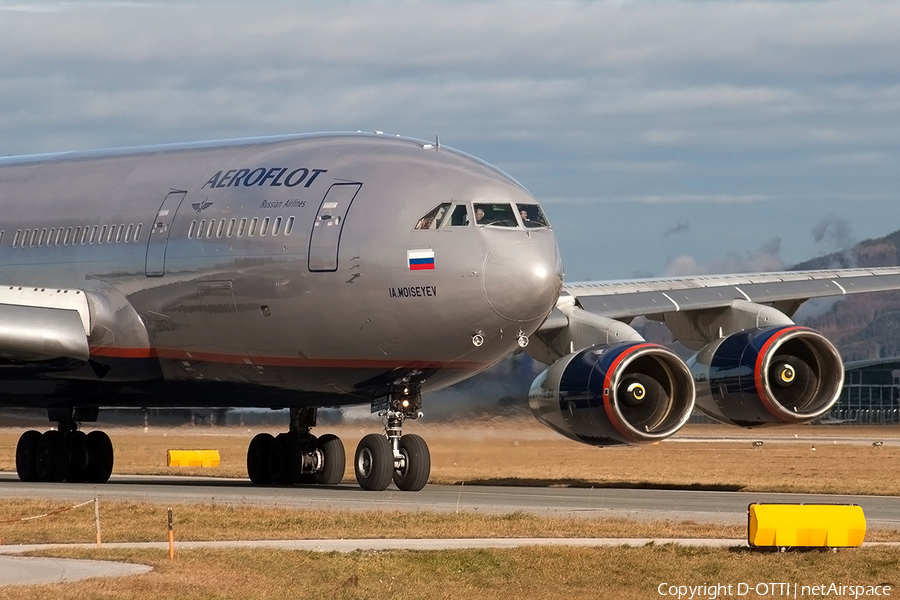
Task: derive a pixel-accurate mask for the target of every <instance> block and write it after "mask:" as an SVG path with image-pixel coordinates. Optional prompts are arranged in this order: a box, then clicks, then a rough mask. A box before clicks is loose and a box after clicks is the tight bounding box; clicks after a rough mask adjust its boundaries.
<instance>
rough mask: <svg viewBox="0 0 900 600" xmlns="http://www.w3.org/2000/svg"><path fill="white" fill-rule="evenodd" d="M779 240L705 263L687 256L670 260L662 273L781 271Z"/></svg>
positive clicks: (704, 273)
mask: <svg viewBox="0 0 900 600" xmlns="http://www.w3.org/2000/svg"><path fill="white" fill-rule="evenodd" d="M780 251H781V238H779V237H774V238H772V239H771V240H769V241H768V242H766V243H765V244H763V245H762V246H760V247H759V248H757V249H756V250H753V251H751V252H749V253H747V254H746V255H740V254H738V253H737V252H726V253H725V254H724V255H722V256H719V257H716V258H713V259H711V260H709V261H708V262H706V263H701V262H699V261H698V260H697V259H695V258H694V257H692V256H688V255H680V256H675V257H673V258H670V259H669V261H668V262H667V263H666V266H665V269H664V273H665V275H667V276H672V277H680V276H688V275H712V274H722V273H758V272H763V271H783V270H784V269H785V264H784V261H783V260H782V259H781V256H780Z"/></svg>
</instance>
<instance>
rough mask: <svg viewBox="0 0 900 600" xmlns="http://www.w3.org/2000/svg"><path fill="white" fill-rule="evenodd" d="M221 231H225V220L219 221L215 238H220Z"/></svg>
mask: <svg viewBox="0 0 900 600" xmlns="http://www.w3.org/2000/svg"><path fill="white" fill-rule="evenodd" d="M223 231H225V219H222V220H221V221H219V227H218V229H216V237H217V238H220V237H222V232H223Z"/></svg>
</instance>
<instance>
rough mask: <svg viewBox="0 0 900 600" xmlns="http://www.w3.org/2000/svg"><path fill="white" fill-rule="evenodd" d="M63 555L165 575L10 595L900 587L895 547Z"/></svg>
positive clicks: (641, 595) (435, 594) (188, 598)
mask: <svg viewBox="0 0 900 600" xmlns="http://www.w3.org/2000/svg"><path fill="white" fill-rule="evenodd" d="M53 555H55V556H68V557H76V556H77V557H90V558H100V559H106V560H125V561H130V562H137V563H143V564H150V565H152V566H153V567H154V571H152V572H150V573H148V574H146V575H139V576H134V577H128V578H122V579H100V580H93V581H84V582H79V583H64V584H51V585H43V586H28V587H14V588H4V589H3V594H4V598H6V599H8V600H43V599H65V600H85V599H89V598H90V599H101V598H115V599H117V600H118V599H122V600H131V599H145V598H170V599H173V600H174V599H184V600H195V599H196V600H199V599H203V600H215V599H220V598H221V599H227V600H242V599H245V598H248V599H249V598H254V599H256V598H323V599H325V598H327V599H339V600H356V599H381V598H404V599H408V600H415V599H425V600H437V599H444V598H447V599H450V598H466V599H467V600H481V599H485V600H497V599H498V598H528V599H529V600H545V599H546V600H550V599H565V600H572V599H573V598H597V599H601V600H602V599H621V600H646V599H647V598H659V597H660V596H659V594H658V593H657V588H658V586H659V585H660V584H661V583H668V584H670V585H694V586H696V585H703V584H723V585H732V586H733V589H736V586H737V584H738V583H741V582H743V583H749V584H751V585H756V584H757V583H767V582H773V581H777V582H788V583H797V584H799V585H818V584H822V583H825V584H828V583H832V582H834V583H838V584H844V585H848V584H855V585H876V584H887V585H890V586H892V588H893V589H892V592H896V590H897V589H898V587H900V550H898V549H885V548H878V549H876V548H869V549H861V550H845V551H841V552H839V553H830V552H823V551H814V552H791V553H786V554H779V553H768V552H751V551H749V550H727V549H711V548H685V547H677V546H645V547H643V548H625V547H619V548H553V547H533V548H523V549H517V550H458V551H440V552H414V551H397V552H354V553H350V554H338V553H328V554H320V553H312V552H301V551H276V550H265V549H260V550H236V549H235V550H193V551H185V552H180V553H179V554H178V555H177V556H176V559H175V560H174V561H170V560H168V559H167V558H166V556H165V554H164V552H161V551H158V550H157V551H153V550H134V551H127V550H103V551H56V552H53ZM791 596H793V594H791ZM695 597H696V596H695ZM701 597H705V598H709V597H710V596H709V595H706V596H701ZM731 597H738V596H736V594H734V595H732V596H731ZM741 597H743V598H760V597H767V598H772V597H780V596H775V595H773V594H771V593H770V594H769V595H767V596H759V595H756V594H748V595H745V596H741ZM798 597H803V596H799V595H798ZM806 597H810V596H806ZM830 597H835V596H830ZM837 597H849V596H843V595H842V596H837ZM667 598H668V597H667Z"/></svg>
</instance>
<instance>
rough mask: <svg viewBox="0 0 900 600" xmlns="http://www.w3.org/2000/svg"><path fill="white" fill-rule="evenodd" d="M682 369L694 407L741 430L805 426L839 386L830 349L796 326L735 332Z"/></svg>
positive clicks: (840, 371) (837, 362)
mask: <svg viewBox="0 0 900 600" xmlns="http://www.w3.org/2000/svg"><path fill="white" fill-rule="evenodd" d="M688 366H690V368H691V371H692V373H693V374H694V381H695V382H696V384H697V407H698V408H699V409H700V410H702V411H703V412H704V413H706V414H707V415H709V416H710V417H712V418H714V419H717V420H719V421H723V422H725V423H731V424H733V425H740V426H742V427H757V426H762V425H785V424H791V423H805V422H806V421H811V420H813V419H815V418H817V417H820V416H822V415H823V414H825V413H826V412H827V411H828V409H830V408H831V406H832V405H833V404H834V403H835V402H836V401H837V399H838V396H839V395H840V393H841V387H842V386H843V382H844V367H843V364H842V363H841V357H840V355H839V354H838V351H837V349H836V348H835V347H834V345H832V343H831V342H829V341H828V340H827V339H826V338H825V337H824V336H823V335H822V334H820V333H819V332H817V331H815V330H812V329H808V328H806V327H799V326H778V327H765V328H754V329H747V330H744V331H740V332H738V333H735V334H732V335H730V336H728V337H725V338H722V339H720V340H716V341H715V342H713V343H711V344H709V345H708V346H706V347H705V348H703V349H702V350H701V351H700V352H698V353H697V355H696V356H694V357H693V358H691V359H690V360H689V361H688Z"/></svg>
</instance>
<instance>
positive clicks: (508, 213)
mask: <svg viewBox="0 0 900 600" xmlns="http://www.w3.org/2000/svg"><path fill="white" fill-rule="evenodd" d="M472 206H473V208H474V209H475V223H476V224H477V225H493V226H495V227H518V226H519V222H518V221H517V220H516V217H515V215H513V212H512V205H510V204H473V205H472Z"/></svg>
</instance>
